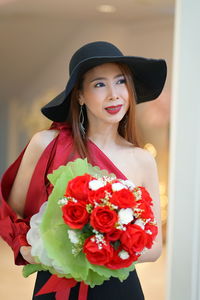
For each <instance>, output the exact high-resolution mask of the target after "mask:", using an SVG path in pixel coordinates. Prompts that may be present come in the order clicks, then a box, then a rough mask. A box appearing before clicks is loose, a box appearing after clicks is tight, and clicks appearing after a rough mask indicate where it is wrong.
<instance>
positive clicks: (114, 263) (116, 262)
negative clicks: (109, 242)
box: [106, 247, 139, 270]
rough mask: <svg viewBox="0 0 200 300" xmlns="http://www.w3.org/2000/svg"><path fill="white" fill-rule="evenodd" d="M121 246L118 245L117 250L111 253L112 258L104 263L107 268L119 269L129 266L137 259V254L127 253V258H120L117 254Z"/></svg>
mask: <svg viewBox="0 0 200 300" xmlns="http://www.w3.org/2000/svg"><path fill="white" fill-rule="evenodd" d="M122 250H123V248H122V247H120V248H119V249H118V250H114V254H113V257H112V259H111V260H110V261H109V262H108V263H107V264H106V267H108V268H109V269H113V270H116V269H121V268H127V267H129V266H130V265H132V263H133V262H134V261H137V259H138V257H139V256H138V255H135V254H132V255H131V254H130V253H128V254H129V258H127V259H122V258H120V256H119V252H120V251H122Z"/></svg>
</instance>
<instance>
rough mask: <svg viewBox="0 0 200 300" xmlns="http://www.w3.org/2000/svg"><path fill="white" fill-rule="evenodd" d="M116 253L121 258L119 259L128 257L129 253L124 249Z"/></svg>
mask: <svg viewBox="0 0 200 300" xmlns="http://www.w3.org/2000/svg"><path fill="white" fill-rule="evenodd" d="M118 255H119V257H120V258H121V259H128V258H129V256H130V255H129V254H128V252H126V251H125V250H122V251H120V252H119V253H118Z"/></svg>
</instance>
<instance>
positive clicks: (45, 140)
mask: <svg viewBox="0 0 200 300" xmlns="http://www.w3.org/2000/svg"><path fill="white" fill-rule="evenodd" d="M57 133H58V131H56V130H44V131H40V132H38V133H36V134H35V135H34V136H33V137H32V139H31V141H30V142H29V144H28V146H27V148H26V150H25V152H24V155H23V158H22V160H21V163H20V166H19V169H18V171H17V174H16V177H15V180H14V183H13V185H12V188H11V190H10V194H9V197H8V199H7V203H8V204H9V206H10V207H11V208H12V209H13V210H14V211H15V212H16V214H17V216H18V218H19V219H22V218H23V211H24V206H25V201H26V194H27V191H28V188H29V184H30V181H31V177H32V174H33V172H34V169H35V167H36V164H37V162H38V160H39V158H40V156H41V154H42V152H43V151H44V150H45V148H46V147H47V146H48V144H49V143H50V142H51V141H52V140H53V139H54V138H55V137H56V135H57ZM21 222H23V220H21ZM22 225H23V224H22ZM23 240H24V238H23V239H22V240H21V242H20V244H19V247H20V248H19V250H20V253H21V255H22V257H23V258H24V260H25V261H27V262H29V263H35V261H34V259H33V258H32V256H31V247H30V246H27V242H25V240H24V241H23ZM19 250H18V251H19ZM15 252H16V251H15ZM15 255H16V253H15Z"/></svg>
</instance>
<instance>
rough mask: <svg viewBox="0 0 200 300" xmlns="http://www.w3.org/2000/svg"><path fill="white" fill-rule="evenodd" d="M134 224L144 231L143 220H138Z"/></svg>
mask: <svg viewBox="0 0 200 300" xmlns="http://www.w3.org/2000/svg"><path fill="white" fill-rule="evenodd" d="M134 224H136V225H138V226H140V227H141V228H142V229H144V225H145V222H144V221H143V220H142V219H137V220H136V221H135V223H134Z"/></svg>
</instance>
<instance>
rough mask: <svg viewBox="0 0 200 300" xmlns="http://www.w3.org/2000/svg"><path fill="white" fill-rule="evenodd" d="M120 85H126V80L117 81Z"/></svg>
mask: <svg viewBox="0 0 200 300" xmlns="http://www.w3.org/2000/svg"><path fill="white" fill-rule="evenodd" d="M117 83H118V84H123V83H126V79H125V78H122V79H119V80H118V81H117Z"/></svg>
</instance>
